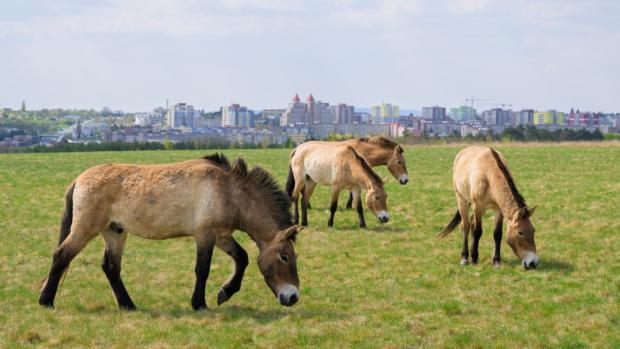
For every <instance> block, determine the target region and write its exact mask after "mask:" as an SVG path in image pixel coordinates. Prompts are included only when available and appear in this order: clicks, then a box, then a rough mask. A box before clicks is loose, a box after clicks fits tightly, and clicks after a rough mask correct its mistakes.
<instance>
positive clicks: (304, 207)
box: [301, 184, 310, 227]
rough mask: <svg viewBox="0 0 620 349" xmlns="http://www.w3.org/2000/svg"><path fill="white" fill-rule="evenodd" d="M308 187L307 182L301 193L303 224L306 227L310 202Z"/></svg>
mask: <svg viewBox="0 0 620 349" xmlns="http://www.w3.org/2000/svg"><path fill="white" fill-rule="evenodd" d="M307 188H308V184H306V187H305V188H304V190H303V192H302V195H301V225H302V226H304V227H307V226H308V203H309V202H310V196H309V195H308V191H307Z"/></svg>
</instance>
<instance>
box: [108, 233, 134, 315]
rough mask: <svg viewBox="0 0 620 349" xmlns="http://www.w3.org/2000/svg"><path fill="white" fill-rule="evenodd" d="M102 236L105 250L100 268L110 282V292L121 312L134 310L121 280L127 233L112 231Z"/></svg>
mask: <svg viewBox="0 0 620 349" xmlns="http://www.w3.org/2000/svg"><path fill="white" fill-rule="evenodd" d="M102 235H103V238H104V239H105V242H106V248H105V252H104V254H103V263H102V264H101V268H102V269H103V272H104V273H105V276H106V277H107V278H108V281H109V282H110V286H111V287H112V291H114V296H115V297H116V302H117V303H118V307H119V308H120V309H123V310H134V309H136V306H135V305H134V304H133V301H132V300H131V297H129V293H127V289H126V288H125V285H124V284H123V280H122V279H121V260H122V257H123V248H124V247H125V239H126V238H127V233H120V234H119V233H116V232H114V231H106V232H104V233H103V234H102Z"/></svg>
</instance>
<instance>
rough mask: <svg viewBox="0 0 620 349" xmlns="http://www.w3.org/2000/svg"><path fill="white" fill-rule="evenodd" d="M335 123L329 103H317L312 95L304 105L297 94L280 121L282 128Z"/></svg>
mask: <svg viewBox="0 0 620 349" xmlns="http://www.w3.org/2000/svg"><path fill="white" fill-rule="evenodd" d="M333 123H334V114H333V113H332V111H331V110H330V108H329V103H323V102H321V101H315V100H314V97H313V96H312V95H309V96H308V98H307V99H306V103H302V102H301V101H300V99H299V96H298V95H297V94H295V97H293V100H292V101H291V102H290V103H289V105H288V107H287V108H286V110H285V111H284V113H283V114H282V119H281V121H280V125H282V126H286V125H288V126H314V125H317V124H333Z"/></svg>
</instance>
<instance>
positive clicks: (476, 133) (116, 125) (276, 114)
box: [0, 94, 620, 151]
mask: <svg viewBox="0 0 620 349" xmlns="http://www.w3.org/2000/svg"><path fill="white" fill-rule="evenodd" d="M482 106H487V107H486V108H483V107H482ZM0 112H1V116H0V151H10V150H11V149H19V148H23V147H37V146H38V147H54V146H56V145H58V144H75V143H81V144H93V143H95V144H103V143H113V142H115V143H119V142H120V143H159V144H163V145H167V146H170V145H174V144H180V143H181V144H182V143H191V142H198V143H201V144H212V145H221V146H226V145H228V146H244V145H254V146H262V147H268V146H282V145H291V146H292V145H294V144H299V143H302V142H304V141H307V140H310V139H330V138H337V137H365V136H374V135H385V136H389V137H392V138H405V139H410V140H413V141H415V140H423V139H429V138H433V139H437V138H439V139H440V138H451V139H455V138H464V139H467V138H469V139H471V138H477V139H480V138H481V137H488V136H489V135H493V136H494V137H501V136H502V135H504V136H505V137H513V138H515V140H519V139H518V138H519V132H523V130H530V131H529V132H532V131H534V132H539V131H540V132H547V133H548V134H551V133H552V132H555V133H556V134H558V135H560V134H568V135H569V136H570V135H571V134H572V135H574V134H597V135H598V138H599V139H602V135H610V136H611V137H609V138H618V133H620V113H603V112H593V111H583V110H578V109H571V110H570V111H558V110H553V109H551V110H533V109H522V110H512V108H511V106H510V105H506V104H497V105H494V104H493V103H489V102H485V101H484V100H477V99H474V98H468V99H466V100H465V103H463V105H461V106H458V107H453V108H449V109H448V108H446V107H443V106H428V107H423V108H422V109H421V110H420V111H410V112H401V109H400V108H399V106H398V105H394V104H391V103H385V102H382V103H380V104H377V105H374V106H371V107H370V108H359V109H356V108H355V107H354V106H353V105H348V104H346V103H338V104H330V103H328V102H323V101H321V100H318V99H315V97H314V96H313V95H312V94H309V95H308V96H307V97H306V98H304V99H302V98H300V97H299V95H298V94H294V95H293V96H292V98H291V99H290V101H289V102H288V105H287V106H286V107H285V108H274V109H263V110H253V109H251V108H250V107H248V106H244V105H241V104H237V103H231V104H229V105H225V106H222V107H221V108H220V110H217V111H210V112H209V111H204V110H198V109H197V108H195V107H194V106H193V105H192V104H190V103H185V102H178V103H173V104H170V105H168V103H167V102H166V106H165V107H158V108H155V109H154V110H153V111H149V112H138V113H125V112H122V111H112V110H110V109H109V108H104V109H103V110H101V111H95V110H74V109H42V110H37V111H32V110H28V109H27V107H26V102H22V105H21V108H20V109H18V110H13V109H11V108H2V109H0ZM519 130H521V131H519ZM566 132H568V133H566ZM571 132H572V133H571ZM569 136H567V137H569ZM558 137H560V138H561V137H562V136H561V135H560V136H558ZM570 137H572V136H570ZM579 139H581V138H579ZM558 140H562V139H558ZM567 140H571V139H567Z"/></svg>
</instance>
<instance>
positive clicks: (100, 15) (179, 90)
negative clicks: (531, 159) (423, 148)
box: [0, 0, 620, 112]
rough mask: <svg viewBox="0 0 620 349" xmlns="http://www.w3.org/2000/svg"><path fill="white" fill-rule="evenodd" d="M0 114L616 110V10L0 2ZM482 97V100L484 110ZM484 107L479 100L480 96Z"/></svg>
mask: <svg viewBox="0 0 620 349" xmlns="http://www.w3.org/2000/svg"><path fill="white" fill-rule="evenodd" d="M0 9H1V11H0V107H11V108H19V106H20V105H21V101H22V100H25V101H26V105H27V107H28V109H40V108H54V107H64V108H68V107H73V108H94V109H101V108H103V107H110V108H112V109H113V110H124V111H129V112H131V111H149V110H152V109H153V108H155V107H157V106H163V105H165V103H166V100H169V102H170V103H171V104H172V103H177V102H187V103H190V104H193V105H195V106H196V107H198V108H200V109H205V110H216V109H219V107H220V106H222V105H226V104H229V103H230V102H235V103H241V104H242V105H247V106H250V107H251V108H254V109H264V108H284V107H285V106H286V105H287V104H288V102H289V101H290V100H291V98H292V97H293V95H294V94H295V93H298V94H299V96H300V97H301V98H302V99H305V98H306V97H307V96H308V94H310V93H312V94H313V95H314V97H315V98H316V99H318V100H322V101H325V102H330V103H348V104H353V105H355V106H360V107H368V106H371V105H375V104H379V103H381V102H388V103H393V104H397V105H399V106H400V107H401V109H406V108H410V109H420V108H421V107H422V106H429V105H441V106H445V107H454V106H459V105H462V104H464V103H466V101H465V99H467V98H471V97H473V98H474V99H475V100H476V99H480V101H479V102H475V104H474V106H475V107H476V108H477V109H486V108H492V107H496V106H498V105H500V104H506V105H511V106H512V108H513V109H521V108H533V109H559V110H569V109H570V108H572V107H574V108H579V109H581V110H591V111H605V112H620V93H619V92H618V91H619V90H620V89H619V87H620V1H617V0H590V1H585V0H583V1H577V0H493V1H492V0H434V1H433V0H384V1H374V0H213V1H192V0H126V1H120V0H110V1H78V0H55V1H47V0H38V1H37V0H12V1H7V0H0ZM483 100H486V101H483ZM489 100H490V101H489Z"/></svg>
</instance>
